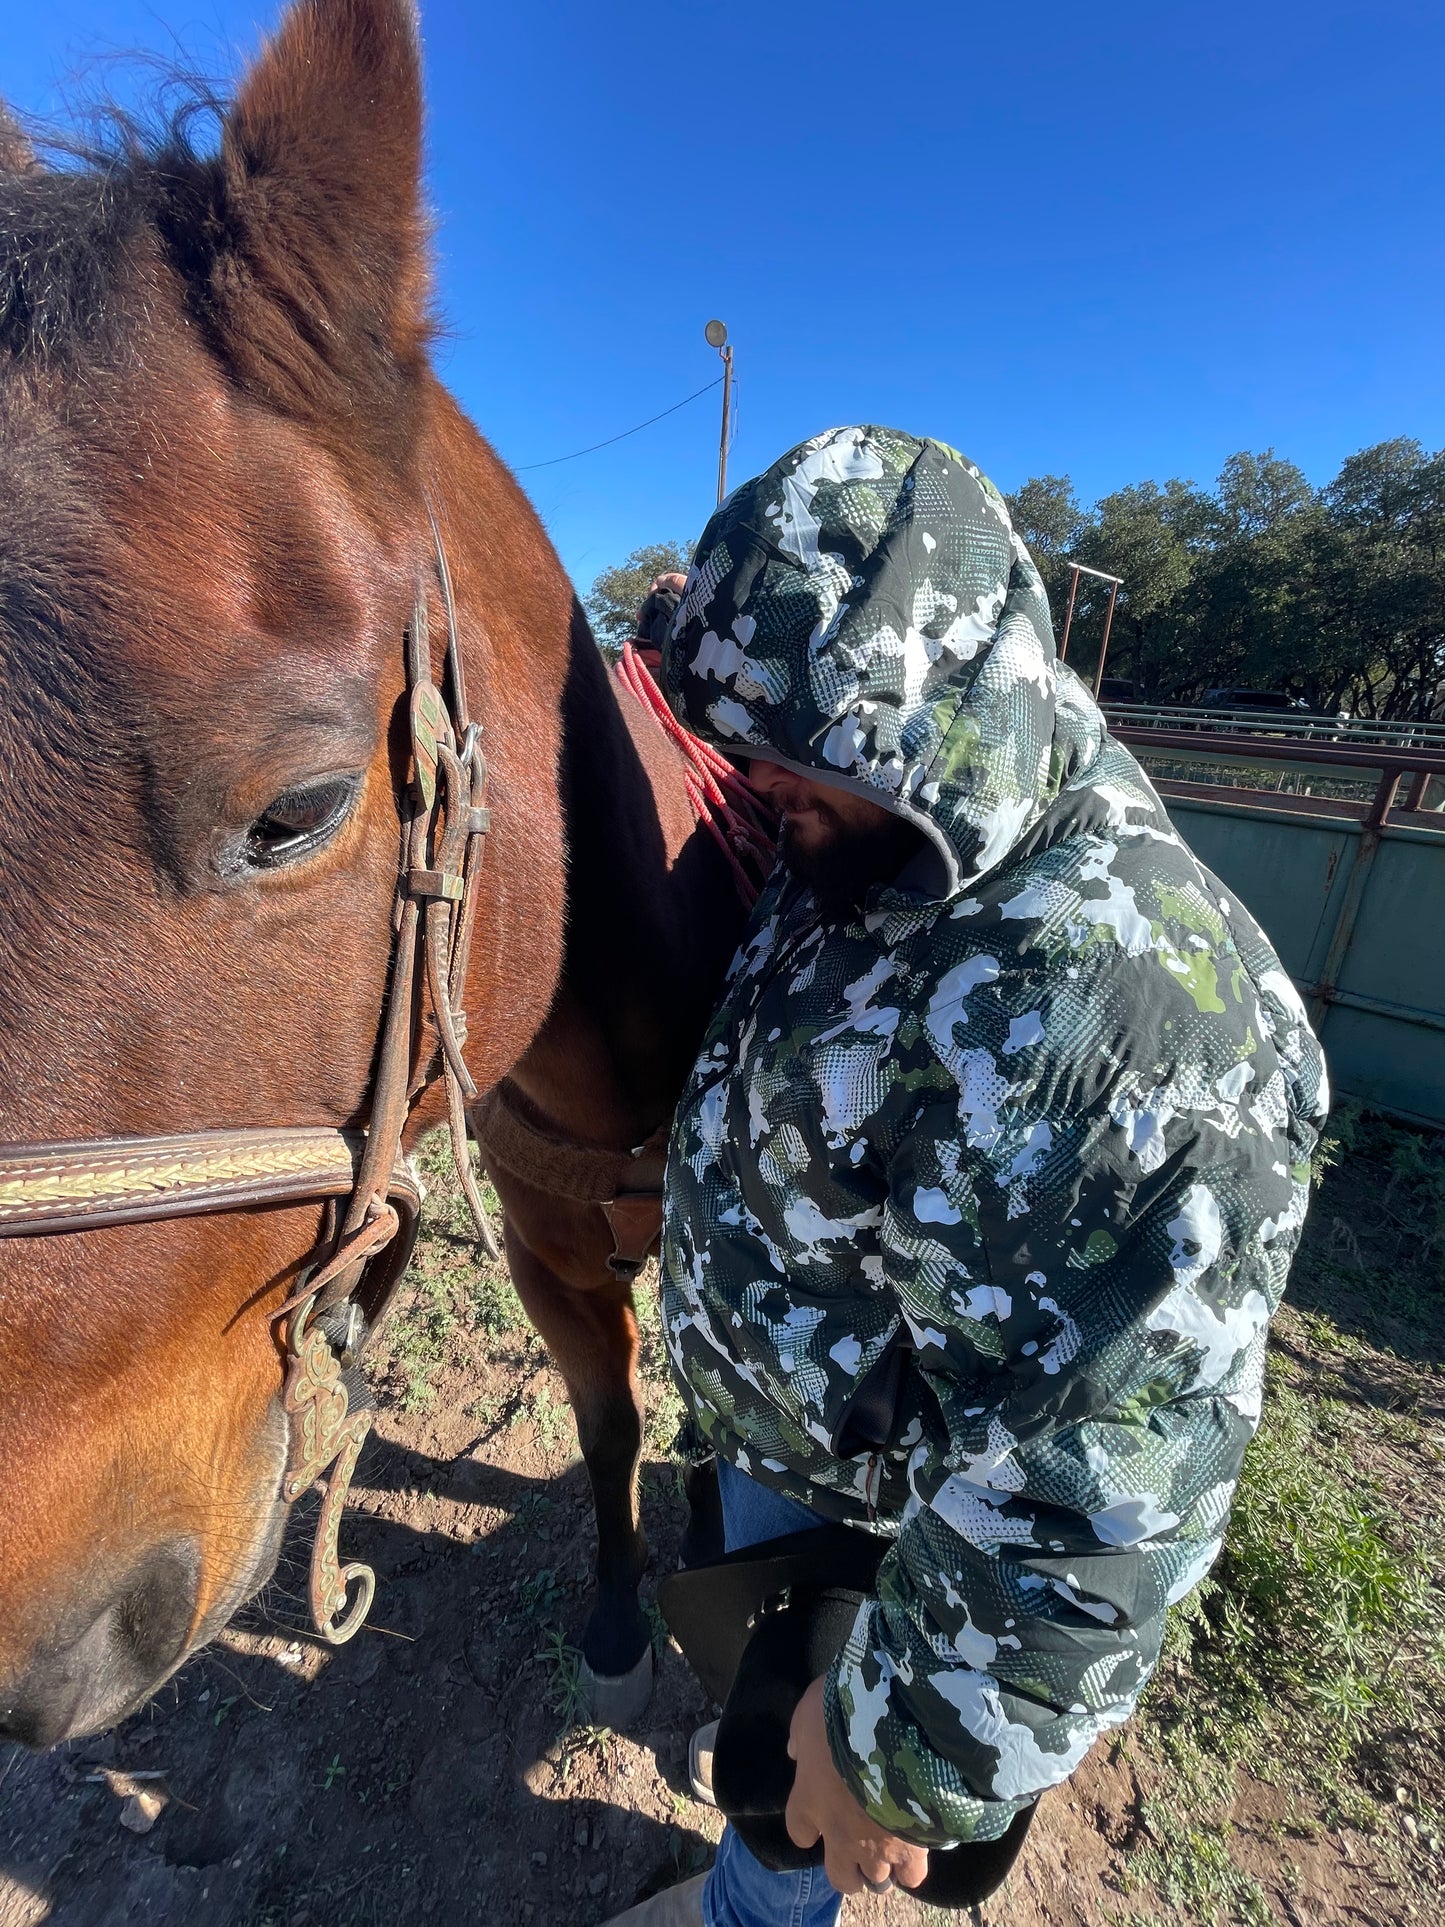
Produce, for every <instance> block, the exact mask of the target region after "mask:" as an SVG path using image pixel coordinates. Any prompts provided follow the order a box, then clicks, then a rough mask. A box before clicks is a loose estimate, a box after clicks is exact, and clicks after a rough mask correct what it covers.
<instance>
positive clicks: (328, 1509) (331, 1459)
mask: <svg viewBox="0 0 1445 1927" xmlns="http://www.w3.org/2000/svg"><path fill="white" fill-rule="evenodd" d="M427 513H428V517H429V519H430V522H431V531H432V539H433V543H434V545H435V556H436V573H437V580H438V584H439V586H440V589H441V595H442V603H443V607H444V609H445V611H446V623H447V644H446V666H445V670H444V672H443V687H442V688H438V687H437V685H436V683H435V682H434V681H433V680H432V673H431V645H430V639H429V635H428V628H427V600H426V587H425V584H424V583H422V584H419V585H418V588H417V595H416V601H415V604H414V606H413V611H412V619H411V622H410V624H409V625H408V627H407V629H406V631H405V635H404V654H405V666H406V689H407V705H408V715H409V719H410V733H411V752H412V770H413V773H412V780H411V783H410V785H409V795H408V798H407V800H406V802H405V804H404V805H403V809H404V814H403V822H402V833H403V852H402V859H401V865H400V874H399V877H398V893H397V902H396V910H395V913H394V919H393V941H392V955H391V981H390V987H389V990H388V993H387V1000H386V1005H385V1008H384V1011H383V1015H382V1020H381V1033H380V1038H379V1042H378V1046H377V1059H376V1071H375V1074H374V1077H373V1080H372V1098H371V1117H370V1121H369V1123H368V1126H367V1129H366V1131H365V1133H364V1134H362V1133H359V1132H353V1131H340V1130H332V1129H329V1128H326V1127H306V1128H300V1129H286V1128H260V1129H255V1130H230V1131H193V1132H186V1133H182V1134H178V1135H174V1136H155V1137H118V1138H93V1139H88V1140H77V1141H66V1142H57V1143H35V1144H20V1145H16V1144H8V1145H0V1237H5V1238H23V1237H38V1236H47V1235H50V1234H54V1233H62V1232H72V1231H84V1230H89V1229H91V1228H92V1227H95V1226H100V1225H125V1224H143V1223H149V1222H154V1221H155V1220H158V1219H164V1218H179V1217H186V1216H190V1215H193V1214H196V1213H201V1212H216V1211H232V1210H243V1209H251V1208H254V1207H256V1206H258V1205H270V1204H288V1203H308V1202H311V1203H315V1202H325V1203H326V1204H327V1206H328V1210H327V1224H326V1227H325V1230H324V1232H323V1235H322V1240H321V1243H320V1244H319V1245H318V1248H317V1252H316V1254H315V1256H314V1257H313V1260H312V1262H311V1263H310V1264H309V1265H308V1266H307V1267H306V1268H305V1269H304V1270H303V1272H302V1274H301V1279H300V1285H299V1289H298V1290H297V1292H296V1293H295V1295H294V1296H293V1297H291V1298H290V1299H288V1300H287V1302H286V1303H285V1304H284V1305H282V1306H281V1307H280V1308H279V1310H277V1311H276V1312H274V1313H273V1314H272V1317H273V1319H275V1320H276V1321H278V1322H279V1321H282V1320H284V1338H283V1346H284V1352H285V1358H286V1377H285V1382H284V1385H283V1388H282V1404H283V1406H284V1408H285V1411H286V1413H287V1418H288V1443H287V1461H286V1467H285V1471H284V1473H283V1475H282V1488H281V1489H282V1496H283V1498H284V1499H285V1500H286V1501H287V1503H288V1504H289V1503H291V1502H292V1501H294V1500H296V1499H298V1498H299V1497H300V1496H301V1494H302V1493H303V1492H305V1491H306V1490H307V1488H308V1487H310V1486H313V1485H314V1486H316V1487H317V1488H318V1490H319V1491H320V1492H321V1495H322V1500H321V1510H320V1515H319V1517H318V1520H317V1527H316V1540H315V1544H314V1546H313V1549H312V1554H311V1577H310V1586H309V1595H310V1605H311V1615H312V1620H313V1623H314V1624H315V1627H316V1630H317V1632H318V1633H319V1634H320V1635H321V1637H322V1638H323V1639H324V1640H326V1641H327V1642H328V1643H329V1644H331V1645H334V1646H339V1645H341V1644H343V1643H344V1642H345V1641H346V1640H348V1639H350V1638H351V1637H352V1635H353V1634H354V1633H356V1632H357V1631H358V1630H359V1628H360V1627H361V1625H362V1622H363V1621H364V1620H365V1617H366V1613H367V1609H368V1607H369V1606H370V1604H371V1598H372V1594H373V1592H374V1591H375V1583H376V1582H375V1576H374V1574H373V1573H372V1571H371V1569H370V1568H369V1567H367V1566H363V1565H356V1564H353V1565H348V1566H345V1567H343V1566H342V1564H341V1560H340V1553H339V1549H338V1544H337V1535H338V1529H339V1525H340V1519H341V1514H342V1510H343V1508H344V1507H345V1504H346V1495H347V1490H348V1488H349V1486H350V1482H351V1475H352V1472H353V1470H354V1469H355V1466H356V1460H357V1455H358V1454H359V1453H360V1450H361V1446H362V1443H363V1441H364V1440H365V1438H366V1434H367V1432H368V1430H369V1429H370V1426H371V1414H370V1412H369V1411H368V1410H366V1409H365V1408H362V1409H356V1408H354V1407H353V1406H352V1403H351V1395H350V1392H349V1390H348V1387H347V1384H346V1381H345V1379H344V1377H343V1373H344V1372H346V1371H347V1370H348V1368H349V1367H350V1366H352V1365H353V1364H354V1363H355V1362H356V1361H357V1359H358V1358H360V1356H361V1354H362V1352H363V1350H364V1348H365V1346H366V1344H367V1343H368V1342H369V1341H370V1339H371V1337H372V1336H373V1334H374V1333H375V1332H376V1330H377V1329H378V1328H379V1326H380V1325H381V1323H382V1322H383V1320H384V1319H385V1317H386V1315H387V1312H388V1311H389V1309H390V1307H391V1303H392V1300H393V1299H394V1297H395V1294H396V1289H397V1285H398V1284H399V1282H400V1279H401V1275H402V1273H403V1272H404V1271H405V1269H406V1265H407V1261H408V1259H409V1258H410V1256H411V1250H412V1245H413V1243H414V1242H415V1239H416V1228H417V1219H418V1216H419V1213H420V1209H421V1195H422V1194H421V1184H420V1181H419V1179H418V1178H417V1176H416V1173H415V1171H414V1170H413V1169H412V1166H411V1163H410V1160H409V1159H408V1158H407V1157H406V1155H405V1154H404V1152H403V1150H402V1143H401V1140H402V1133H403V1131H404V1129H405V1126H406V1122H407V1119H408V1117H409V1116H410V1115H411V1111H412V1108H413V1105H414V1104H415V1101H416V1099H417V1098H418V1097H419V1096H420V1095H421V1094H422V1092H423V1091H424V1090H426V1089H427V1088H428V1087H429V1086H430V1085H431V1084H432V1083H433V1082H434V1081H435V1079H436V1076H437V1075H438V1071H439V1072H440V1075H441V1077H442V1078H443V1080H444V1082H445V1086H446V1100H447V1121H448V1124H449V1126H450V1130H451V1141H452V1153H453V1156H454V1158H455V1159H456V1164H457V1171H458V1175H459V1176H460V1179H461V1184H462V1189H463V1191H464V1193H465V1194H466V1199H467V1203H468V1205H469V1207H470V1209H471V1212H472V1216H473V1219H474V1221H475V1223H476V1226H477V1230H478V1233H479V1235H480V1237H481V1239H482V1242H483V1243H484V1245H485V1246H486V1248H487V1250H488V1252H489V1254H490V1255H491V1256H493V1257H496V1256H497V1255H498V1248H497V1243H496V1239H495V1237H494V1236H493V1233H492V1231H491V1227H490V1226H489V1225H488V1223H487V1219H486V1213H485V1210H484V1208H483V1205H482V1199H481V1194H480V1192H479V1190H478V1188H477V1182H476V1178H475V1176H474V1174H473V1171H472V1165H471V1156H470V1150H469V1144H468V1116H467V1106H468V1105H469V1104H470V1103H472V1102H474V1101H475V1099H476V1097H477V1095H478V1093H477V1087H476V1085H475V1084H474V1083H473V1081H472V1078H471V1075H470V1073H469V1072H468V1070H467V1066H466V1061H465V1058H464V1056H463V1052H464V1049H465V1046H466V1041H467V1020H466V1011H465V1008H464V1006H463V1001H462V1000H463V997H464V995H465V990H466V980H467V963H468V959H469V956H470V952H471V935H472V925H473V922H474V920H475V916H476V908H477V895H478V892H477V880H478V877H479V875H480V872H481V866H482V851H483V845H484V840H485V837H486V834H487V830H488V827H489V822H490V819H489V815H488V810H487V804H486V786H487V763H486V758H485V756H484V755H483V753H482V746H481V735H482V732H481V726H480V725H479V724H477V723H474V722H472V721H470V720H469V717H468V711H467V699H466V685H465V681H464V678H463V672H462V661H461V652H460V649H459V646H458V641H457V616H456V604H455V600H454V598H453V594H452V583H451V574H450V571H449V570H448V568H447V561H446V555H445V553H444V551H443V549H442V542H441V535H440V532H439V530H438V528H437V524H436V518H435V516H434V515H432V513H431V509H430V507H428V511H427ZM423 984H424V985H425V986H426V990H427V993H428V995H427V998H426V1004H427V1009H426V1010H425V1011H424V1012H423V1011H422V1010H421V1009H420V1004H419V999H418V997H417V991H418V989H419V988H420V986H421V985H423ZM429 1033H430V1034H429ZM342 1200H345V1202H344V1204H343V1202H342ZM328 1468H330V1476H329V1477H326V1476H324V1475H326V1473H327V1471H328ZM353 1583H354V1584H355V1585H356V1586H357V1587H358V1591H357V1594H356V1597H355V1599H354V1600H353V1601H352V1603H351V1605H350V1608H349V1609H348V1605H347V1601H348V1597H349V1593H350V1587H351V1585H352V1584H353Z"/></svg>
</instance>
